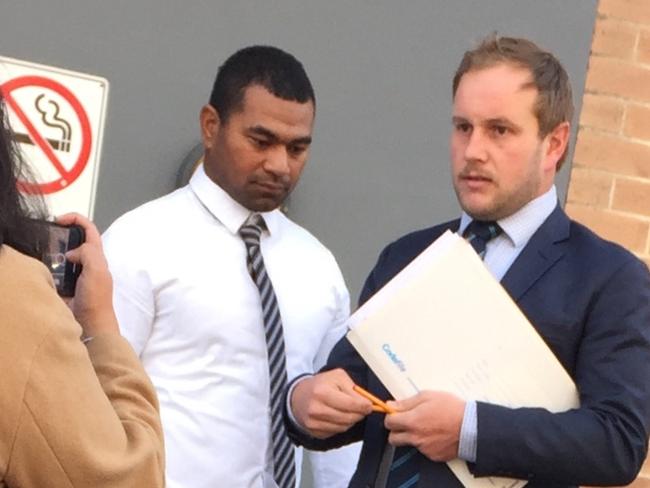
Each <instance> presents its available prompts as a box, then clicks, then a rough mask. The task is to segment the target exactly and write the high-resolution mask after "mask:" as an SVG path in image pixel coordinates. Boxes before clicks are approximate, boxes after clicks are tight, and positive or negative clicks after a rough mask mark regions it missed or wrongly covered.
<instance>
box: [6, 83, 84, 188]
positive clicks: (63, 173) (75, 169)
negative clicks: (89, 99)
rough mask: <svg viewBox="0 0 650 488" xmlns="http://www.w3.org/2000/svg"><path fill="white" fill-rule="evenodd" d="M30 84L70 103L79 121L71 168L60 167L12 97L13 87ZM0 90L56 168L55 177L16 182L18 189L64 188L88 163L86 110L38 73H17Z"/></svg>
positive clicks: (59, 163)
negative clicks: (78, 147)
mask: <svg viewBox="0 0 650 488" xmlns="http://www.w3.org/2000/svg"><path fill="white" fill-rule="evenodd" d="M32 86H37V87H41V88H47V89H49V90H52V91H53V92H55V93H57V94H58V95H60V96H61V97H63V98H64V99H65V100H66V101H67V102H68V103H69V104H70V106H71V107H72V109H73V110H74V112H75V114H76V116H77V118H78V119H79V123H80V125H81V151H79V156H77V160H76V161H75V163H74V165H73V166H72V169H70V170H69V171H68V170H67V169H66V168H65V166H63V164H62V163H61V160H60V159H59V157H58V156H57V155H56V154H55V153H54V150H53V149H52V146H51V145H50V143H49V142H47V141H46V140H45V138H44V137H43V136H42V135H41V134H39V132H38V130H37V129H36V127H34V124H32V122H31V121H30V120H29V118H28V117H27V115H26V114H25V112H24V111H23V109H22V108H21V107H20V105H18V103H17V102H16V100H15V99H14V98H13V95H12V92H13V91H14V90H17V89H19V88H24V87H32ZM0 90H2V93H3V95H4V98H5V100H6V101H7V104H8V105H9V107H11V109H12V110H13V112H14V113H15V114H16V116H17V117H18V119H19V120H20V121H21V122H22V124H23V125H24V126H25V129H26V130H27V133H28V134H29V137H30V138H31V139H32V141H33V142H34V144H35V145H36V147H38V148H39V149H40V150H41V151H43V153H44V154H45V156H46V157H47V159H48V160H49V162H50V163H51V164H52V165H53V166H54V169H56V171H57V172H58V173H59V176H60V177H59V178H57V179H56V180H54V181H50V182H47V183H35V184H34V183H26V182H23V181H19V182H18V187H19V189H20V190H21V191H22V192H24V193H43V194H46V195H47V194H49V193H55V192H57V191H60V190H62V189H64V188H66V187H68V186H69V185H70V184H71V183H72V182H74V181H75V180H76V179H77V178H78V177H79V175H80V174H81V173H82V172H83V170H84V168H85V167H86V165H87V164H88V157H89V156H90V146H91V143H92V132H91V130H90V121H89V120H88V115H86V111H85V110H84V109H83V107H82V106H81V103H80V102H79V100H78V99H77V97H76V96H75V95H74V94H73V93H72V92H71V91H70V90H68V89H67V88H66V87H65V86H63V85H62V84H60V83H58V82H56V81H54V80H51V79H49V78H44V77H42V76H20V77H18V78H14V79H12V80H9V81H7V82H5V83H4V84H3V85H1V86H0Z"/></svg>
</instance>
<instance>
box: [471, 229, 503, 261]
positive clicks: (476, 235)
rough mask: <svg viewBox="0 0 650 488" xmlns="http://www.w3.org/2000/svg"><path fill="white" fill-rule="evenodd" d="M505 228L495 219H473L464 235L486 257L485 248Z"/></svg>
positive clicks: (479, 253)
mask: <svg viewBox="0 0 650 488" xmlns="http://www.w3.org/2000/svg"><path fill="white" fill-rule="evenodd" d="M501 232H503V229H501V227H499V224H497V223H496V222H494V221H493V220H472V221H471V222H470V224H469V225H468V226H467V229H465V232H463V237H464V238H465V239H467V241H468V242H469V243H470V244H471V245H472V247H473V248H474V250H475V251H476V254H478V255H479V256H480V257H481V259H483V258H484V257H485V249H486V247H487V243H488V241H489V240H490V239H494V238H495V237H496V236H498V235H499V234H501Z"/></svg>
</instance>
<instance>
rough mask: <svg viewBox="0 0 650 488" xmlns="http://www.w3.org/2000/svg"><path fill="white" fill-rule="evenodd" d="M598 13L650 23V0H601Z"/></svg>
mask: <svg viewBox="0 0 650 488" xmlns="http://www.w3.org/2000/svg"><path fill="white" fill-rule="evenodd" d="M598 13H599V14H600V15H603V16H605V17H614V18H617V19H623V20H629V21H630V22H637V23H640V24H650V2H648V0H600V3H599V4H598Z"/></svg>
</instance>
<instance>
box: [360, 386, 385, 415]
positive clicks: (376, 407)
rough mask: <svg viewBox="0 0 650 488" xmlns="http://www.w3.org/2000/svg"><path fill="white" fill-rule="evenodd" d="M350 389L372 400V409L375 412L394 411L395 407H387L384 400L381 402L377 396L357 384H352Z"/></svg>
mask: <svg viewBox="0 0 650 488" xmlns="http://www.w3.org/2000/svg"><path fill="white" fill-rule="evenodd" d="M352 389H353V390H354V391H356V392H357V393H358V394H359V395H361V396H362V397H364V398H367V399H368V400H370V401H371V402H372V409H373V411H375V412H383V413H395V409H393V408H391V407H389V406H388V405H386V403H385V402H383V401H382V400H380V399H379V398H377V397H376V396H375V395H373V394H372V393H370V392H368V391H366V390H364V389H363V388H361V387H360V386H359V385H354V386H353V387H352Z"/></svg>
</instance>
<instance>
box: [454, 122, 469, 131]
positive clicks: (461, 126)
mask: <svg viewBox="0 0 650 488" xmlns="http://www.w3.org/2000/svg"><path fill="white" fill-rule="evenodd" d="M470 129H471V126H470V125H469V124H466V123H460V124H456V130H457V131H458V132H469V131H470Z"/></svg>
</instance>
